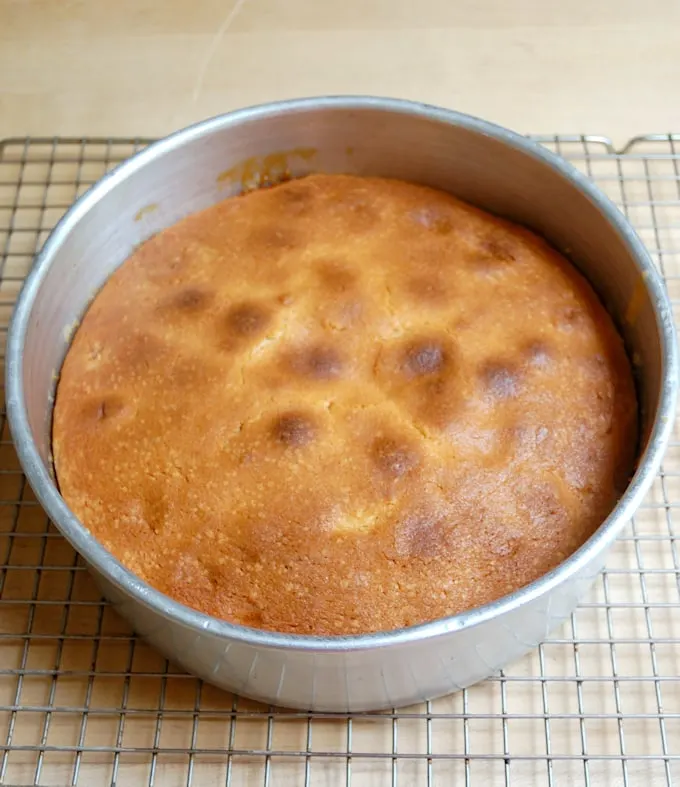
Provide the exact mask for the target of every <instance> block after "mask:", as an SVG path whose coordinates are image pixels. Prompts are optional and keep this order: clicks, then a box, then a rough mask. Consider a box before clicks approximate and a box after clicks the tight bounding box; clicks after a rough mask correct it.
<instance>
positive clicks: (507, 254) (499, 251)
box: [480, 236, 517, 263]
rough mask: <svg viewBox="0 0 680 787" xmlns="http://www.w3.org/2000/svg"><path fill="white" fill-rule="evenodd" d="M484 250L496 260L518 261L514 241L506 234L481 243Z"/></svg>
mask: <svg viewBox="0 0 680 787" xmlns="http://www.w3.org/2000/svg"><path fill="white" fill-rule="evenodd" d="M480 248H481V250H482V252H483V253H484V254H485V255H487V256H488V257H490V258H491V259H493V260H495V261H496V262H505V263H511V262H516V261H517V256H516V252H515V248H514V243H513V242H512V240H510V238H507V237H504V236H498V237H490V238H487V239H485V240H483V241H482V242H481V243H480Z"/></svg>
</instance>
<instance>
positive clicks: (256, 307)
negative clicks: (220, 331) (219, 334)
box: [225, 301, 271, 337]
mask: <svg viewBox="0 0 680 787" xmlns="http://www.w3.org/2000/svg"><path fill="white" fill-rule="evenodd" d="M270 319H271V316H270V314H269V311H268V310H267V309H265V308H264V307H263V306H261V305H260V304H257V303H254V302H252V301H247V302H245V303H237V304H235V305H234V306H232V307H231V308H230V309H229V311H228V312H227V315H226V318H225V325H226V327H227V331H228V333H230V334H232V335H234V336H238V337H250V336H257V335H258V334H260V333H262V331H263V330H264V329H265V328H266V327H267V325H268V324H269V322H270Z"/></svg>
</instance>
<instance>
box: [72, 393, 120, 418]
mask: <svg viewBox="0 0 680 787" xmlns="http://www.w3.org/2000/svg"><path fill="white" fill-rule="evenodd" d="M128 409H129V408H128V405H127V403H126V401H125V399H123V397H122V396H119V395H118V394H113V393H112V394H107V395H106V396H101V397H94V398H93V399H90V400H89V401H86V402H85V404H84V405H83V408H82V415H83V419H84V420H85V422H89V423H91V424H104V423H109V422H113V421H115V419H116V418H118V417H119V416H121V415H124V414H125V412H126V411H127V410H128Z"/></svg>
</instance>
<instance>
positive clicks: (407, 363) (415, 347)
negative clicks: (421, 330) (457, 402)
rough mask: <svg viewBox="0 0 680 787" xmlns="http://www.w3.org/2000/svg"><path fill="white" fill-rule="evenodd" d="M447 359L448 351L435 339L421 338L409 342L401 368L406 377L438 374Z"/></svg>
mask: <svg viewBox="0 0 680 787" xmlns="http://www.w3.org/2000/svg"><path fill="white" fill-rule="evenodd" d="M448 361H449V358H448V353H447V351H446V350H445V349H444V347H443V346H442V344H441V343H440V342H438V341H437V340H436V339H421V340H419V341H415V342H412V343H411V344H409V345H408V346H407V347H406V349H405V351H404V355H403V358H402V365H401V368H402V370H403V372H404V373H405V374H406V375H407V376H408V377H424V376H426V375H432V374H438V373H439V372H441V371H442V370H443V369H444V367H445V366H446V365H447V363H448Z"/></svg>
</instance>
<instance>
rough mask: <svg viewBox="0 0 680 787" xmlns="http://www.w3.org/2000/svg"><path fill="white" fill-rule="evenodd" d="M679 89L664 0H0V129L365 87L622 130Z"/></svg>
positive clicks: (147, 130)
mask: <svg viewBox="0 0 680 787" xmlns="http://www.w3.org/2000/svg"><path fill="white" fill-rule="evenodd" d="M679 92H680V3H678V2H677V0H648V1H647V2H645V3H641V2H639V0H598V2H595V3H593V2H591V1H590V2H586V0H570V2H568V3H557V2H546V0H543V2H538V1H537V0H516V1H515V2H512V3H510V2H507V1H506V0H486V1H485V2H478V1H477V0H456V2H453V0H418V1H417V2H415V1H413V0H411V1H409V0H343V2H330V0H222V1H220V0H192V2H187V1H186V0H166V1H165V2H154V0H116V2H113V0H59V2H55V0H24V1H23V2H19V0H0V137H6V136H10V135H24V134H31V135H54V134H60V135H78V136H79V135H106V136H108V135H151V136H155V135H162V134H165V133H167V132H169V131H171V130H173V129H175V128H178V127H181V126H184V125H186V124H188V123H190V122H192V121H195V120H198V119H201V118H204V117H206V116H209V115H213V114H217V113H220V112H223V111H225V110H228V109H231V108H234V107H238V106H243V105H247V104H252V103H257V102H261V101H266V100H269V99H274V98H282V97H292V96H301V95H313V94H329V93H331V94H332V93H373V94H382V95H390V96H400V97H405V98H414V99H421V100H424V101H428V102H432V103H436V104H440V105H444V106H448V107H453V108H456V109H459V110H461V111H464V112H470V113H473V114H476V115H479V116H482V117H485V118H487V119H490V120H494V121H496V122H499V123H502V124H504V125H507V126H509V127H512V128H515V129H517V130H518V131H523V132H533V133H552V132H562V133H569V132H575V133H581V132H589V133H600V134H605V135H609V136H612V137H614V138H615V139H616V140H617V141H618V142H622V141H624V140H625V139H627V138H628V137H630V136H631V135H634V134H638V133H644V132H666V131H673V130H675V131H678V130H680V100H678V99H679V98H680V95H679Z"/></svg>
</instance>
